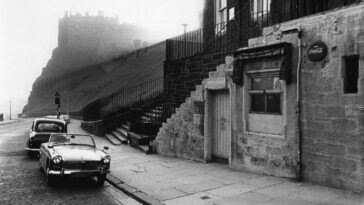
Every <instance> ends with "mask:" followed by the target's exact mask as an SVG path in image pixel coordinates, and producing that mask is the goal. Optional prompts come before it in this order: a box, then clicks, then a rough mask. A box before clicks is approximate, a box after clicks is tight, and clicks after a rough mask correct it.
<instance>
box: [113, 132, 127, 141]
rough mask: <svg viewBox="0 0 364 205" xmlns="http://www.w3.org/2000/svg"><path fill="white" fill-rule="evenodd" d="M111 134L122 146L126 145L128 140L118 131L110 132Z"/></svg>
mask: <svg viewBox="0 0 364 205" xmlns="http://www.w3.org/2000/svg"><path fill="white" fill-rule="evenodd" d="M112 134H113V135H114V136H115V137H116V138H117V139H118V140H119V141H120V142H121V143H123V144H128V139H127V138H126V137H125V136H124V135H123V134H122V133H120V132H119V131H112Z"/></svg>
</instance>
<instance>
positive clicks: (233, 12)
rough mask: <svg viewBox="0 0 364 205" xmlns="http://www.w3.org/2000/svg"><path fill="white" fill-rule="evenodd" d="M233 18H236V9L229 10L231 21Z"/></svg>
mask: <svg viewBox="0 0 364 205" xmlns="http://www.w3.org/2000/svg"><path fill="white" fill-rule="evenodd" d="M233 18H235V8H234V7H232V8H230V9H229V21H231V20H232V19H233Z"/></svg>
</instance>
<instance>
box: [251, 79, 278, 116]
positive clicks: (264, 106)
mask: <svg viewBox="0 0 364 205" xmlns="http://www.w3.org/2000/svg"><path fill="white" fill-rule="evenodd" d="M278 84H280V82H279V79H278V78H273V77H267V78H251V89H250V91H249V94H250V99H251V100H250V112H251V113H257V114H259V113H261V114H279V115H280V114H281V113H282V110H281V107H282V106H281V94H282V90H281V89H278V90H277V89H275V86H277V85H278ZM280 87H281V86H280Z"/></svg>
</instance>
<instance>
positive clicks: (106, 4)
mask: <svg viewBox="0 0 364 205" xmlns="http://www.w3.org/2000/svg"><path fill="white" fill-rule="evenodd" d="M202 8H203V0H0V113H5V114H6V115H8V112H9V101H10V99H12V101H13V110H14V112H19V111H20V110H21V109H22V107H23V106H24V103H26V100H27V98H28V96H29V93H30V90H31V86H32V84H33V82H34V80H35V79H36V77H38V76H39V75H40V73H41V70H42V68H43V67H44V66H45V65H46V63H47V61H48V60H49V59H50V57H51V54H52V50H53V49H54V48H55V47H56V46H57V35H58V19H59V18H62V17H63V16H64V11H71V12H72V14H76V13H77V12H80V13H81V14H82V15H85V12H86V11H87V12H89V13H90V15H97V12H98V11H99V10H101V11H103V12H104V16H111V17H114V16H115V15H119V22H120V23H123V22H127V23H136V24H139V25H142V26H144V27H147V28H149V29H152V30H153V31H154V33H158V36H159V37H160V38H161V39H165V38H168V37H171V36H175V35H178V34H181V33H182V32H183V27H182V26H181V24H183V23H187V24H189V27H188V30H190V29H196V28H198V26H199V23H200V18H199V17H201V15H202Z"/></svg>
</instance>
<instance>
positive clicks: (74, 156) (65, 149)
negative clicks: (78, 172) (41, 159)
mask: <svg viewBox="0 0 364 205" xmlns="http://www.w3.org/2000/svg"><path fill="white" fill-rule="evenodd" d="M53 149H54V155H61V156H62V157H63V160H64V161H99V160H101V159H102V157H104V156H105V153H104V152H102V151H100V150H97V149H96V148H93V147H87V146H56V147H54V148H53Z"/></svg>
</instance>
